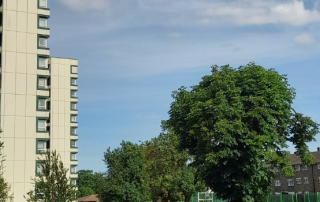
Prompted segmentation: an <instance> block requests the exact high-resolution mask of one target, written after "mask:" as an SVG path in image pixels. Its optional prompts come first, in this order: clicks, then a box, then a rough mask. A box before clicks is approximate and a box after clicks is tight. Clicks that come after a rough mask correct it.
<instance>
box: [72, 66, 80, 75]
mask: <svg viewBox="0 0 320 202" xmlns="http://www.w3.org/2000/svg"><path fill="white" fill-rule="evenodd" d="M71 74H78V66H71Z"/></svg>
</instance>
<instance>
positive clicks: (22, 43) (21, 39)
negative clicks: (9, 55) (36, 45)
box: [17, 32, 27, 53]
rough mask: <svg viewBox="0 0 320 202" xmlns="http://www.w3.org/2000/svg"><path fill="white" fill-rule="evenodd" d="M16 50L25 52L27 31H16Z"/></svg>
mask: <svg viewBox="0 0 320 202" xmlns="http://www.w3.org/2000/svg"><path fill="white" fill-rule="evenodd" d="M17 51H18V52H20V53H26V52H27V33H24V32H17Z"/></svg>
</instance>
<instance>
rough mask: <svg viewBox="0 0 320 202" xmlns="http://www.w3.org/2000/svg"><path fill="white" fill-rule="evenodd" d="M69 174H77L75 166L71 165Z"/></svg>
mask: <svg viewBox="0 0 320 202" xmlns="http://www.w3.org/2000/svg"><path fill="white" fill-rule="evenodd" d="M70 173H71V174H77V166H76V165H72V166H71V168H70Z"/></svg>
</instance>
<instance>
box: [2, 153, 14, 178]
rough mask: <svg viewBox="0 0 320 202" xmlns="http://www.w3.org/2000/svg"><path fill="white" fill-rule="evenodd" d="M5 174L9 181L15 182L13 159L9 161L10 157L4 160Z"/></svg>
mask: <svg viewBox="0 0 320 202" xmlns="http://www.w3.org/2000/svg"><path fill="white" fill-rule="evenodd" d="M3 165H4V166H3V176H4V178H5V179H6V180H7V182H9V183H12V182H13V176H14V172H13V168H14V166H13V161H12V160H11V161H9V160H8V158H6V161H4V162H3Z"/></svg>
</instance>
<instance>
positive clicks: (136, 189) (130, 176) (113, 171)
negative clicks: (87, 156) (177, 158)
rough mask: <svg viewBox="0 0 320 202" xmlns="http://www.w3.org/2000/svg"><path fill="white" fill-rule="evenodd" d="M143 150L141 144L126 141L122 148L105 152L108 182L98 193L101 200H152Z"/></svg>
mask: <svg viewBox="0 0 320 202" xmlns="http://www.w3.org/2000/svg"><path fill="white" fill-rule="evenodd" d="M142 150H143V148H142V146H141V145H137V144H133V143H131V142H124V141H123V142H122V143H121V147H120V148H116V149H114V150H111V149H110V148H109V149H107V152H105V154H104V162H105V163H106V165H107V168H108V171H107V177H106V184H105V186H104V189H101V192H100V193H98V195H99V198H100V199H101V201H104V202H109V201H112V202H132V201H136V202H145V201H150V193H149V188H148V186H147V183H146V181H145V176H146V173H145V170H144V169H143V166H144V157H143V151H142Z"/></svg>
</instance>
